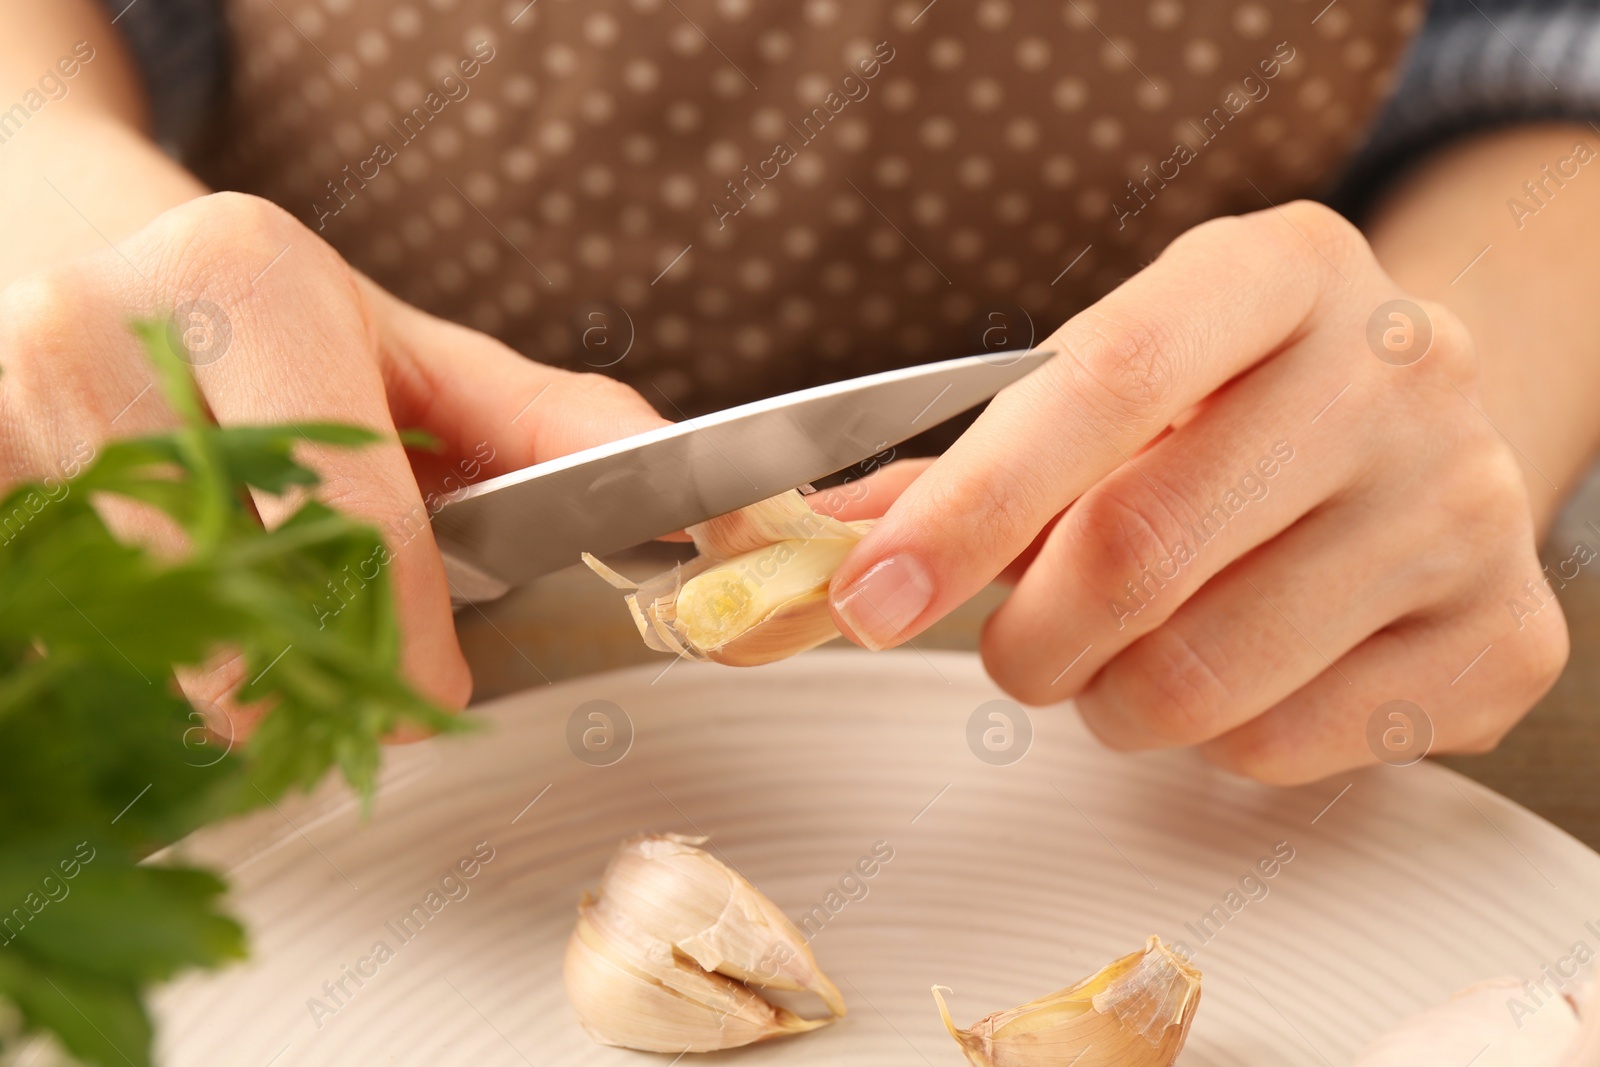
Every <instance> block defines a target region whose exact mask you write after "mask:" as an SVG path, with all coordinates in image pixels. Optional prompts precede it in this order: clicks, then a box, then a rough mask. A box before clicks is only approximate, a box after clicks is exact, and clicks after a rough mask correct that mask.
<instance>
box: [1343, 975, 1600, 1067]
mask: <svg viewBox="0 0 1600 1067" xmlns="http://www.w3.org/2000/svg"><path fill="white" fill-rule="evenodd" d="M1516 1006H1520V1007H1521V1008H1522V1009H1523V1010H1521V1011H1517V1010H1514V1009H1515V1007H1516ZM1579 1032H1580V1026H1579V1023H1578V1014H1577V1012H1575V1011H1574V1010H1573V1008H1572V1005H1571V1004H1570V1003H1569V1002H1568V1001H1567V999H1566V998H1565V997H1560V996H1554V997H1549V998H1548V999H1544V1000H1543V1002H1542V1003H1538V1004H1537V1006H1535V1002H1534V1001H1533V1000H1532V999H1530V997H1529V996H1528V993H1527V990H1526V989H1525V988H1524V986H1523V984H1522V982H1520V981H1518V980H1517V979H1515V978H1496V979H1493V980H1491V981H1488V982H1479V983H1478V984H1477V985H1474V986H1469V987H1468V988H1466V989H1463V990H1461V991H1460V992H1459V993H1456V994H1455V995H1454V996H1452V997H1451V998H1450V999H1449V1000H1447V1001H1445V1002H1444V1003H1443V1004H1436V1005H1434V1006H1433V1007H1432V1008H1429V1009H1428V1010H1427V1011H1424V1012H1422V1013H1421V1014H1419V1015H1415V1016H1412V1017H1411V1018H1409V1019H1406V1020H1405V1021H1403V1022H1401V1023H1400V1024H1399V1025H1398V1026H1396V1027H1395V1028H1394V1029H1392V1030H1390V1031H1388V1032H1387V1033H1385V1034H1383V1035H1382V1036H1381V1037H1379V1038H1378V1039H1377V1040H1376V1041H1374V1042H1373V1043H1372V1044H1370V1045H1368V1046H1367V1047H1366V1049H1365V1050H1363V1051H1362V1053H1361V1055H1359V1056H1357V1057H1356V1059H1355V1062H1354V1063H1353V1064H1352V1065H1351V1067H1446V1065H1452V1067H1459V1065H1460V1064H1464V1063H1469V1062H1470V1063H1471V1064H1472V1067H1563V1064H1566V1063H1573V1062H1587V1061H1572V1060H1566V1059H1563V1057H1564V1056H1566V1055H1568V1054H1569V1052H1570V1051H1571V1050H1572V1049H1573V1048H1574V1047H1575V1046H1576V1045H1577V1044H1578V1038H1579Z"/></svg>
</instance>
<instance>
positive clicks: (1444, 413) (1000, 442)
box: [832, 203, 1567, 783]
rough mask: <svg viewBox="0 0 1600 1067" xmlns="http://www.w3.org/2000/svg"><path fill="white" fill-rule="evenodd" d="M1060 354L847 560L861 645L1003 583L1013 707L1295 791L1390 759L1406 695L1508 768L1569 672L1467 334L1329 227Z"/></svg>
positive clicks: (1181, 291)
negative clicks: (1508, 748) (1072, 710)
mask: <svg viewBox="0 0 1600 1067" xmlns="http://www.w3.org/2000/svg"><path fill="white" fill-rule="evenodd" d="M1045 345H1046V346H1047V347H1049V348H1053V349H1055V350H1056V352H1057V354H1056V356H1055V357H1054V358H1053V359H1052V360H1051V361H1050V362H1049V363H1047V364H1046V365H1045V366H1043V367H1042V368H1040V369H1039V370H1038V371H1036V372H1034V373H1033V374H1032V375H1030V376H1029V377H1027V378H1026V379H1024V380H1022V381H1021V382H1019V383H1018V384H1016V385H1014V386H1012V387H1011V388H1009V389H1007V390H1005V391H1004V392H1002V393H1001V394H1000V395H999V396H998V397H997V398H996V399H995V400H994V402H993V403H992V404H991V405H990V406H989V408H988V409H987V410H986V411H985V412H984V413H983V415H982V416H981V417H980V418H979V419H978V421H977V422H976V424H975V425H974V426H973V427H972V428H971V429H970V430H969V431H968V432H967V433H966V434H965V435H963V437H962V438H961V439H960V440H959V441H958V442H957V443H956V445H955V446H954V447H953V448H952V449H951V450H950V451H949V452H948V453H947V454H946V455H945V456H943V457H942V458H940V459H939V460H937V461H935V462H934V463H933V464H932V465H931V467H929V468H928V469H927V470H926V472H925V473H923V474H922V475H921V476H920V477H919V478H917V479H916V480H915V481H914V482H912V483H911V484H910V485H909V486H907V487H906V488H905V490H904V492H903V493H902V494H901V495H900V496H899V498H898V499H897V500H896V501H895V503H894V504H893V505H892V506H891V507H890V508H889V511H888V513H887V515H886V516H885V518H884V519H883V521H882V522H881V523H880V524H879V525H878V526H877V527H876V528H875V529H874V530H873V531H872V533H871V534H869V535H868V536H867V537H866V538H865V539H863V541H862V542H861V544H860V545H859V546H858V547H857V548H856V550H855V551H854V553H853V554H852V555H851V556H850V557H849V559H847V560H846V561H845V564H844V565H843V567H841V568H840V570H839V572H838V574H837V575H836V576H835V579H834V584H833V587H832V595H833V602H834V606H835V615H836V618H837V621H838V622H839V624H840V628H841V629H842V630H843V631H844V632H845V633H846V634H847V635H849V636H851V637H853V638H854V639H855V640H856V641H857V642H858V643H860V644H863V645H865V646H867V647H869V648H884V647H888V646H890V645H895V644H899V643H901V642H903V641H906V640H908V639H910V638H914V637H915V636H916V634H917V633H918V632H920V631H921V630H922V629H924V628H925V627H927V626H928V625H929V624H931V623H932V622H934V621H935V620H937V619H938V618H940V617H941V616H943V615H945V614H946V613H947V612H949V611H950V610H951V609H952V608H954V607H955V606H956V605H958V604H960V603H961V602H962V601H964V600H966V599H967V598H968V597H970V596H971V595H972V594H974V593H975V592H977V591H978V590H979V589H980V588H981V587H982V586H983V585H984V584H985V583H987V582H989V581H991V580H992V579H994V578H995V577H996V576H997V575H1000V574H1001V573H1002V572H1003V571H1006V570H1007V569H1008V568H1009V569H1010V570H1011V572H1012V574H1013V576H1015V577H1016V581H1017V584H1016V589H1015V591H1014V592H1013V593H1012V594H1011V596H1010V598H1009V599H1008V600H1007V601H1006V602H1005V603H1004V604H1003V605H1002V606H1001V607H1000V608H999V609H998V610H997V611H996V612H995V614H994V615H993V616H992V617H991V618H990V619H989V621H988V624H987V626H986V628H985V631H984V636H983V646H982V647H983V657H984V662H985V664H986V665H987V666H988V669H989V671H990V673H991V674H992V675H993V676H994V678H995V679H996V681H998V682H999V683H1000V685H1001V686H1002V687H1003V688H1005V689H1006V691H1007V692H1009V693H1011V694H1012V695H1014V696H1015V697H1017V698H1018V699H1019V700H1023V701H1025V702H1027V703H1031V704H1045V703H1050V702H1054V701H1058V700H1063V699H1066V698H1068V697H1075V698H1077V703H1078V707H1079V709H1080V711H1081V712H1082V714H1083V716H1084V718H1085V719H1086V720H1087V722H1088V723H1089V725H1090V727H1091V728H1092V729H1093V730H1094V731H1095V733H1096V734H1098V735H1099V736H1100V737H1101V738H1102V739H1103V740H1104V741H1106V742H1107V743H1108V744H1110V745H1112V746H1114V747H1118V748H1126V749H1136V748H1153V747H1162V746H1174V745H1201V746H1202V747H1203V751H1204V752H1205V754H1206V755H1207V756H1208V757H1209V758H1211V759H1212V760H1214V761H1215V762H1217V763H1219V764H1221V765H1222V766H1225V767H1228V768H1231V769H1233V770H1236V771H1238V772H1240V773H1244V774H1248V775H1251V776H1254V777H1257V778H1260V779H1263V780H1266V781H1271V782H1280V783H1290V782H1302V781H1307V780H1311V779H1316V778H1319V777H1322V776H1325V775H1328V774H1331V773H1334V772H1335V771H1338V770H1341V769H1344V768H1348V767H1354V766H1358V765H1361V764H1365V763H1370V762H1374V761H1375V760H1377V759H1379V758H1382V756H1383V755H1384V750H1383V748H1382V747H1381V745H1379V744H1376V743H1372V742H1369V725H1370V724H1373V723H1374V722H1376V723H1377V724H1378V727H1379V728H1378V729H1377V730H1376V731H1375V733H1374V736H1377V737H1382V734H1383V730H1384V729H1387V728H1388V727H1389V726H1390V725H1391V721H1390V720H1387V719H1385V718H1383V716H1384V715H1385V714H1386V712H1383V711H1380V709H1381V708H1382V707H1383V706H1384V705H1386V704H1387V703H1388V702H1390V701H1393V700H1405V701H1410V702H1412V703H1413V704H1415V705H1417V706H1418V707H1420V708H1421V709H1422V713H1423V714H1424V715H1425V716H1426V717H1427V718H1428V719H1429V720H1431V727H1432V730H1433V746H1432V747H1433V748H1434V749H1435V750H1451V751H1481V750H1484V749H1487V748H1489V747H1492V746H1493V745H1494V743H1495V742H1496V741H1497V740H1498V739H1499V738H1500V737H1501V736H1502V735H1503V734H1504V733H1505V732H1506V731H1507V730H1508V729H1509V728H1510V727H1511V726H1512V725H1513V724H1514V723H1515V722H1516V721H1517V719H1518V718H1520V717H1521V714H1522V713H1523V712H1524V711H1525V710H1526V709H1527V708H1528V707H1529V706H1530V705H1531V704H1532V703H1533V701H1535V700H1536V699H1537V698H1538V697H1539V696H1541V695H1542V694H1543V693H1544V692H1545V691H1546V690H1547V689H1548V688H1549V686H1550V685H1551V684H1552V682H1553V681H1554V679H1555V678H1556V676H1557V674H1558V673H1559V672H1560V670H1561V667H1562V665H1563V664H1564V663H1565V660H1566V656H1567V633H1566V627H1565V621H1564V620H1563V618H1562V615H1561V611H1560V608H1559V607H1558V606H1557V605H1556V603H1555V600H1554V598H1553V596H1552V595H1551V594H1550V593H1549V591H1548V588H1547V587H1546V586H1545V585H1544V584H1543V582H1542V574H1541V570H1540V565H1539V562H1538V560H1537V558H1536V555H1535V544H1534V532H1533V522H1532V519H1531V517H1530V511H1529V502H1528V492H1527V490H1526V488H1525V486H1524V482H1523V478H1522V475H1521V473H1520V472H1519V469H1518V466H1517V462H1516V459H1515V457H1514V455H1513V453H1512V450H1511V449H1510V448H1508V446H1507V444H1506V442H1505V441H1504V440H1503V439H1502V437H1501V436H1500V434H1499V432H1498V431H1497V430H1496V429H1495V427H1494V426H1493V425H1491V423H1490V422H1489V420H1488V418H1487V416H1486V415H1485V414H1484V408H1483V403H1482V401H1481V400H1480V398H1479V396H1478V392H1477V385H1476V382H1477V365H1476V360H1475V357H1474V353H1473V347H1472V341H1471V339H1470V337H1469V336H1468V335H1467V332H1466V330H1465V328H1464V327H1463V326H1462V325H1461V323H1460V321H1459V320H1458V319H1457V318H1456V316H1454V315H1452V314H1451V313H1450V312H1448V311H1446V310H1445V309H1444V308H1443V307H1441V306H1439V305H1437V304H1432V303H1425V302H1420V301H1415V302H1414V301H1411V300H1408V299H1407V296H1406V293H1405V292H1403V291H1402V290H1401V289H1400V287H1399V286H1398V285H1396V284H1395V283H1394V282H1393V281H1392V280H1391V279H1390V278H1389V277H1388V276H1387V275H1386V274H1385V273H1384V271H1383V270H1382V269H1381V268H1380V267H1379V265H1378V263H1377V261H1376V259H1375V258H1374V257H1373V254H1372V252H1371V250H1370V249H1369V248H1368V246H1367V243H1366V241H1365V239H1364V238H1363V237H1362V236H1361V234H1360V233H1359V232H1358V231H1357V230H1356V229H1355V228H1354V227H1353V226H1351V225H1350V224H1349V223H1347V222H1346V221H1345V220H1344V219H1342V218H1341V217H1339V216H1338V215H1337V214H1335V213H1334V212H1332V211H1330V210H1328V209H1326V208H1324V207H1321V206H1319V205H1315V204H1311V203H1296V204H1288V205H1285V206H1283V207H1281V208H1274V209H1271V210H1267V211H1262V212H1258V213H1256V214H1253V215H1247V216H1242V217H1238V218H1226V219H1219V220H1215V221H1212V222H1208V223H1206V224H1204V225H1202V226H1199V227H1196V228H1195V229H1194V230H1191V231H1189V232H1188V233H1187V234H1185V235H1184V236H1182V237H1180V238H1179V239H1178V240H1177V241H1175V242H1173V244H1172V245H1171V246H1170V247H1169V248H1168V249H1167V251H1166V252H1165V253H1164V254H1163V255H1162V256H1161V257H1160V258H1159V259H1158V260H1156V262H1155V263H1153V264H1152V265H1151V266H1149V267H1148V268H1146V269H1145V270H1144V271H1142V272H1141V273H1140V274H1138V275H1137V276H1135V277H1134V278H1132V279H1130V280H1129V281H1127V282H1126V283H1125V284H1123V285H1122V286H1121V287H1120V288H1118V289H1117V290H1116V291H1115V292H1113V293H1111V294H1110V295H1109V296H1107V297H1106V298H1105V299H1103V300H1101V301H1100V302H1099V303H1097V304H1096V305H1094V306H1093V307H1091V308H1089V309H1088V310H1086V311H1084V312H1083V313H1081V314H1079V315H1077V316H1075V317H1074V318H1073V319H1071V320H1070V321H1069V322H1068V323H1067V324H1066V325H1064V326H1063V327H1061V329H1060V330H1058V331H1057V332H1056V333H1055V334H1054V335H1053V336H1052V337H1050V338H1049V340H1047V341H1046V342H1045ZM1515 605H1520V608H1519V607H1517V606H1515ZM1413 717H1414V716H1413ZM1396 722H1397V721H1396ZM1412 725H1413V726H1416V727H1420V728H1425V727H1426V725H1427V724H1425V723H1413V724H1412ZM1416 755H1419V756H1420V752H1419V753H1416Z"/></svg>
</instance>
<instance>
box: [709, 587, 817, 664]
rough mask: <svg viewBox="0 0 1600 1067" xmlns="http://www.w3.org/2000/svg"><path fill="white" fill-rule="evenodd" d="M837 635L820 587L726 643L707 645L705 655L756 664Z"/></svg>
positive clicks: (723, 661)
mask: <svg viewBox="0 0 1600 1067" xmlns="http://www.w3.org/2000/svg"><path fill="white" fill-rule="evenodd" d="M838 636H839V629H838V627H836V626H834V625H833V615H832V613H831V612H830V611H829V609H828V591H827V589H826V587H824V588H823V589H822V590H820V591H818V592H816V593H814V594H812V595H810V596H806V597H798V598H796V599H794V600H791V601H789V602H788V603H787V604H785V605H783V606H782V607H781V608H779V609H777V610H776V611H774V612H773V613H772V614H770V615H768V616H767V617H766V618H764V619H762V620H761V621H760V622H758V623H756V624H755V625H754V626H751V627H750V628H749V629H747V630H745V631H743V632H742V633H740V634H739V636H738V637H736V638H734V639H733V640H731V641H729V642H728V643H727V644H724V645H720V646H718V647H717V648H713V649H711V650H710V651H709V652H707V653H706V658H707V659H709V660H711V661H712V662H714V663H721V664H723V665H725V666H728V667H759V666H761V665H762V664H765V663H776V662H777V661H778V660H781V659H788V658H789V657H790V656H797V655H799V654H800V653H802V652H807V651H810V650H811V649H813V648H816V647H817V646H818V645H823V644H827V643H828V642H829V641H832V640H833V639H834V638H835V637H838Z"/></svg>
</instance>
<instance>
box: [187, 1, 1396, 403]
mask: <svg viewBox="0 0 1600 1067" xmlns="http://www.w3.org/2000/svg"><path fill="white" fill-rule="evenodd" d="M1324 5H1325V6H1324ZM228 16H229V21H230V27H231V34H232V39H233V45H234V50H235V57H236V62H235V65H234V70H235V73H234V80H235V84H234V86H233V91H232V93H231V100H230V103H229V105H228V108H229V114H228V116H227V121H226V123H225V130H226V134H225V137H224V139H223V142H222V143H221V145H220V146H219V148H218V149H217V150H216V151H215V152H214V153H213V154H212V155H211V157H210V158H209V159H208V160H206V161H204V162H203V163H202V164H201V166H200V170H201V172H202V174H203V175H204V176H205V177H207V178H208V179H209V180H210V181H211V182H212V183H214V184H215V185H217V186H220V187H228V188H236V189H244V190H247V191H251V192H255V193H259V194H261V195H263V196H266V197H269V198H271V199H273V200H275V201H277V202H278V203H280V204H282V205H284V206H285V207H287V208H288V209H290V210H291V211H293V212H295V213H296V215H297V216H299V217H300V218H301V219H303V220H304V221H305V222H306V224H307V225H309V226H310V227H311V228H312V229H313V230H316V231H318V232H320V233H321V235H322V236H323V237H325V238H326V239H327V240H328V241H329V242H330V243H332V244H333V245H334V246H335V247H336V248H338V249H339V251H340V252H341V253H343V254H344V255H345V256H346V257H347V258H348V259H349V261H350V262H351V263H352V264H354V265H355V266H356V267H357V268H359V269H360V270H362V271H365V272H366V273H368V274H369V275H371V276H372V277H373V278H374V279H375V280H377V281H378V282H380V283H381V284H383V285H385V286H387V287H388V288H390V289H391V290H393V291H394V292H396V293H397V294H399V295H400V296H401V297H403V298H405V299H407V300H409V301H411V302H412V303H414V304H416V305H418V306H420V307H422V308H425V309H427V310H429V311H431V312H434V313H435V314H438V315H442V316H445V317H448V318H451V319H455V320H457V321H460V322H463V323H466V324H467V325H470V326H473V327H476V328H478V329H480V330H484V331H486V332H488V333H491V334H494V335H496V336H498V337H500V338H502V339H504V340H505V341H506V342H507V343H509V344H510V345H512V346H513V347H515V348H516V349H518V350H520V351H521V352H523V353H525V354H527V355H528V356H530V357H533V358H535V359H539V360H543V361H546V362H549V363H553V364H557V365H560V366H564V367H569V368H573V369H580V370H581V369H595V370H603V371H604V372H606V373H609V374H613V375H615V376H617V377H619V378H622V379H623V380H625V381H628V382H629V383H631V384H633V385H634V386H635V387H637V388H638V389H640V391H641V392H643V393H644V394H645V396H646V397H648V398H649V399H650V400H651V401H652V402H654V403H655V404H656V405H657V406H658V407H659V408H660V409H661V410H662V411H663V412H664V413H665V414H667V415H668V416H670V417H679V416H681V415H686V414H696V413H699V412H703V411H707V410H712V409H715V408H719V407H724V406H727V405H730V404H734V403H739V402H742V401H745V400H750V399H755V398H757V397H760V396H766V395H771V394H773V393H777V392H782V391H785V390H788V389H795V388H800V387H802V386H806V385H812V384H817V383H819V382H823V381H828V380H832V379H836V378H841V377H847V376H851V375H856V374H865V373H868V372H871V371H874V370H883V369H887V368H889V367H894V366H900V365H905V364H909V363H916V362H922V361H926V360H932V359H940V358H947V357H952V356H957V355H966V354H970V353H972V352H976V351H981V350H983V349H984V348H986V347H987V348H991V349H992V348H996V347H1022V346H1026V345H1028V344H1029V343H1030V340H1032V339H1042V338H1043V337H1044V336H1045V335H1046V334H1048V333H1049V331H1051V330H1052V329H1054V328H1055V327H1056V326H1057V325H1059V324H1060V323H1061V322H1062V321H1063V320H1064V319H1065V318H1066V317H1067V316H1069V315H1070V314H1072V313H1073V312H1074V311H1076V310H1078V309H1079V308H1082V307H1084V306H1085V305H1086V304H1088V303H1089V302H1091V301H1093V300H1094V299H1095V298H1097V297H1098V296H1100V295H1102V294H1104V293H1105V292H1107V291H1108V290H1110V289H1111V288H1112V287H1114V286H1115V285H1116V284H1117V283H1118V282H1119V281H1120V280H1121V279H1123V278H1125V277H1127V276H1128V275H1129V274H1131V273H1133V272H1135V271H1137V270H1138V269H1139V268H1140V266H1141V265H1143V264H1144V263H1147V262H1148V261H1149V260H1150V259H1151V258H1153V257H1154V256H1155V255H1156V254H1157V253H1158V252H1159V251H1160V250H1161V249H1162V247H1163V246H1165V245H1166V244H1167V242H1169V241H1170V240H1171V239H1172V238H1173V237H1174V236H1176V235H1177V234H1178V233H1180V232H1182V231H1183V230H1185V229H1187V228H1189V227H1191V226H1193V225H1195V224H1196V223H1198V222H1200V221H1202V220H1204V219H1206V218H1208V217H1211V216H1215V215H1218V214H1225V213H1233V212H1240V211H1247V210H1254V209H1258V208H1265V207H1267V206H1268V205H1269V204H1271V203H1278V202H1281V201H1283V200H1285V199H1290V198H1293V197H1296V196H1302V195H1308V194H1313V193H1315V192H1316V191H1317V190H1318V189H1319V187H1321V186H1322V185H1323V184H1324V183H1325V182H1326V181H1327V180H1328V179H1329V178H1331V177H1332V176H1333V175H1334V174H1335V173H1336V172H1337V170H1338V167H1339V165H1340V163H1341V162H1342V161H1343V160H1344V159H1345V158H1346V157H1347V156H1348V155H1349V154H1350V153H1351V152H1352V151H1353V150H1354V149H1355V148H1356V147H1357V146H1358V145H1359V143H1360V139H1361V135H1362V132H1363V130H1364V128H1365V127H1366V125H1367V124H1368V123H1369V121H1370V120H1371V118H1372V116H1373V113H1374V111H1375V109H1376V108H1377V106H1378V105H1379V104H1381V103H1382V101H1383V99H1384V97H1385V94H1386V92H1387V91H1388V88H1389V86H1390V82H1391V80H1392V77H1393V72H1394V69H1395V67H1396V64H1397V62H1398V59H1399V57H1400V55H1401V53H1402V51H1403V49H1404V47H1405V44H1406V42H1407V40H1408V38H1409V36H1410V35H1411V33H1412V32H1413V30H1414V29H1415V27H1416V25H1417V23H1418V21H1419V16H1420V12H1419V9H1418V7H1417V6H1416V5H1415V4H1411V3H1405V4H1394V3H1389V2H1384V0H1334V2H1333V3H1326V0H1309V2H1292V0H1276V2H1266V0H1261V2H1255V0H1244V2H1235V0H1226V2H1216V3H1211V2H1201V0H1149V2H1143V0H1138V2H1129V3H1096V2H1094V0H1065V2H1057V0H932V2H929V0H784V2H778V0H766V2H758V0H533V2H529V0H404V2H399V3H378V2H360V0H292V2H291V0H231V2H230V3H229V10H228Z"/></svg>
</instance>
